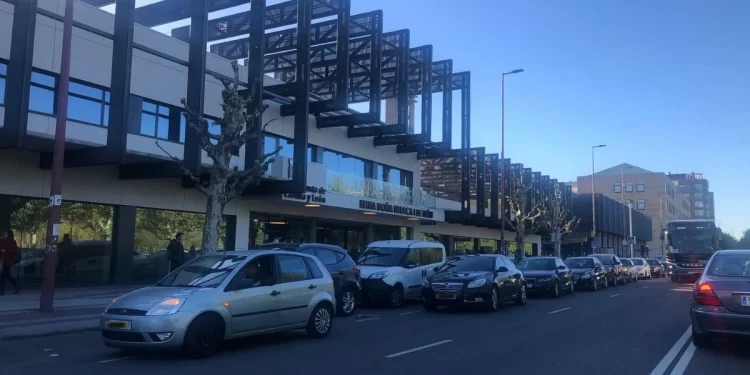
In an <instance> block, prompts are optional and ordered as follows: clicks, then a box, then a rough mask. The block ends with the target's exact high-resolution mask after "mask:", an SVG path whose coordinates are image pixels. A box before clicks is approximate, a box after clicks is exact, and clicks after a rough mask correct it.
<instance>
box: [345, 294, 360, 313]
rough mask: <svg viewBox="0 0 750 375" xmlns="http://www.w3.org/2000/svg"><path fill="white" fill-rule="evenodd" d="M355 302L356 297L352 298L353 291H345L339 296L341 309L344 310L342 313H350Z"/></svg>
mask: <svg viewBox="0 0 750 375" xmlns="http://www.w3.org/2000/svg"><path fill="white" fill-rule="evenodd" d="M356 304H357V301H356V298H354V293H352V292H351V291H346V292H345V293H344V296H343V297H341V309H342V310H343V311H344V314H347V315H348V314H351V313H352V311H354V307H355V306H356Z"/></svg>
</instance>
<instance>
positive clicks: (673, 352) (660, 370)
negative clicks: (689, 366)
mask: <svg viewBox="0 0 750 375" xmlns="http://www.w3.org/2000/svg"><path fill="white" fill-rule="evenodd" d="M692 327H693V326H689V327H688V328H687V330H685V333H683V334H682V336H680V339H679V340H677V342H676V343H674V345H673V346H672V348H671V349H669V351H668V352H667V354H666V355H665V356H664V358H662V359H661V361H659V363H658V364H657V365H656V367H654V370H653V371H651V375H664V372H665V371H667V368H668V367H669V365H671V364H672V361H674V359H675V357H677V354H679V353H680V350H682V348H683V347H684V346H685V343H686V342H687V340H688V339H689V338H690V335H691V334H692Z"/></svg>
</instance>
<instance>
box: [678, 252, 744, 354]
mask: <svg viewBox="0 0 750 375" xmlns="http://www.w3.org/2000/svg"><path fill="white" fill-rule="evenodd" d="M690 316H691V318H692V321H693V344H694V345H695V346H696V347H699V348H702V347H710V346H711V344H712V343H713V341H712V338H713V337H715V336H744V337H750V250H721V251H717V252H716V253H714V255H713V256H712V257H711V259H710V260H709V261H708V265H707V266H706V269H705V270H704V271H703V275H702V276H701V278H700V279H698V282H696V283H695V290H694V291H693V300H692V303H691V307H690Z"/></svg>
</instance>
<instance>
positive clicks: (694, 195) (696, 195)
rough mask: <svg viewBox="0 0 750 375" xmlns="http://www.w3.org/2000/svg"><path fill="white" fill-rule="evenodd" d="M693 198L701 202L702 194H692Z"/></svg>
mask: <svg viewBox="0 0 750 375" xmlns="http://www.w3.org/2000/svg"><path fill="white" fill-rule="evenodd" d="M693 197H695V199H698V200H701V199H703V193H695V194H693Z"/></svg>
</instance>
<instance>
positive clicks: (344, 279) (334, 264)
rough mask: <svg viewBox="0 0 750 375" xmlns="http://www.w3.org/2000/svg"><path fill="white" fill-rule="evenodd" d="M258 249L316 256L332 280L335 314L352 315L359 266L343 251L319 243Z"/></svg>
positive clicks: (270, 245) (277, 244) (267, 246)
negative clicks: (334, 294)
mask: <svg viewBox="0 0 750 375" xmlns="http://www.w3.org/2000/svg"><path fill="white" fill-rule="evenodd" d="M258 249H265V250H269V249H279V250H287V251H298V252H300V253H304V254H308V255H313V256H316V257H317V258H318V259H320V261H321V262H323V264H324V265H325V266H326V269H327V270H328V273H329V274H331V278H333V286H334V291H335V293H336V303H337V306H336V312H337V313H338V314H339V315H341V316H350V315H352V314H354V310H355V309H356V308H357V301H358V300H359V298H360V294H361V291H362V287H361V285H362V284H361V283H360V274H359V266H357V263H356V262H354V259H352V257H350V256H349V253H347V251H346V250H345V249H343V248H341V247H338V246H333V245H326V244H319V243H303V244H294V243H270V244H264V245H261V246H259V247H258Z"/></svg>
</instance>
